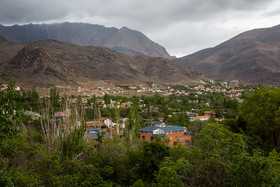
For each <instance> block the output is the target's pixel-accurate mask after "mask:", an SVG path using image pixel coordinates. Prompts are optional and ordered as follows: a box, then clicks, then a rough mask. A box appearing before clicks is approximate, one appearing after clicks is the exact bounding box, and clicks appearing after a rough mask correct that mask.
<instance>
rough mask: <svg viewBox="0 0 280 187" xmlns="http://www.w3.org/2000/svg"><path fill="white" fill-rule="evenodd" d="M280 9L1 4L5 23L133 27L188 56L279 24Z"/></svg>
mask: <svg viewBox="0 0 280 187" xmlns="http://www.w3.org/2000/svg"><path fill="white" fill-rule="evenodd" d="M275 5H278V8H279V3H278V2H277V0H266V1H264V0H226V1H225V0H207V1H205V0H176V1H174V0H149V1H148V0H134V1H131V0H59V1H58V0H48V1H45V0H0V23H1V24H6V25H11V24H26V23H54V22H65V21H69V22H72V21H75V22H88V23H93V24H102V25H104V26H110V27H112V26H113V27H118V28H120V27H122V26H127V27H129V28H132V29H136V30H139V31H141V32H143V33H144V34H146V35H148V37H150V38H151V39H152V40H154V41H156V42H157V43H159V44H161V45H163V46H164V47H166V48H167V50H168V51H169V52H171V53H174V54H179V55H182V54H188V53H190V52H194V50H198V49H202V48H204V47H207V46H208V47H210V46H212V45H216V44H218V42H222V41H224V40H226V39H229V37H233V36H234V34H237V33H239V32H241V31H244V30H246V29H251V28H252V27H254V26H257V27H259V26H262V25H264V26H272V25H273V24H276V20H277V18H278V17H277V16H279V14H278V12H279V9H274V8H275ZM270 16H274V21H272V20H269V18H270ZM268 20H269V21H268ZM278 20H279V18H278ZM262 23H265V24H262Z"/></svg>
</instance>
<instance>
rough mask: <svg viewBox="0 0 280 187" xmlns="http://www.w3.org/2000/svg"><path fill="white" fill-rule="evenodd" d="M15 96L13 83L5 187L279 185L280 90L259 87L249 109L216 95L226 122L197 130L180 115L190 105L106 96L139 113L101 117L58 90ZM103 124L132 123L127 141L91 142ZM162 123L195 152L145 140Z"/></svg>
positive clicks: (5, 115)
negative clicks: (90, 126)
mask: <svg viewBox="0 0 280 187" xmlns="http://www.w3.org/2000/svg"><path fill="white" fill-rule="evenodd" d="M14 88H15V81H14V80H13V79H11V80H10V84H9V86H8V89H7V90H5V91H1V92H0V102H1V103H0V104H1V105H0V107H1V108H0V111H1V112H0V125H1V126H0V186H276V185H279V184H280V154H279V151H280V145H279V144H280V137H279V134H280V132H279V131H280V117H279V116H280V109H279V106H280V89H267V88H263V87H259V88H258V89H255V91H254V92H253V94H251V95H248V96H247V97H246V100H245V102H244V103H243V104H238V103H237V102H236V101H234V100H228V99H226V98H222V97H220V96H219V95H212V97H211V98H212V101H213V102H212V103H215V105H216V106H218V109H217V110H216V113H217V114H218V113H220V115H223V114H224V115H225V116H227V118H226V119H225V120H224V121H222V122H217V121H215V120H210V121H209V122H207V123H203V122H200V121H196V122H193V123H190V122H189V121H188V118H187V117H186V116H185V115H184V114H183V113H182V112H180V111H185V110H190V109H192V108H193V107H194V106H192V105H191V104H189V102H188V100H189V99H190V98H189V97H176V96H170V97H161V96H159V95H155V96H153V97H142V98H126V97H119V98H113V97H110V96H109V95H105V97H104V98H102V99H104V101H105V103H107V106H109V104H110V101H111V99H114V100H121V101H122V102H128V101H129V102H131V103H132V107H130V108H125V109H120V108H109V107H107V108H103V109H100V108H99V106H98V105H97V104H96V103H97V100H98V98H96V97H91V98H89V99H88V103H82V98H81V97H68V96H63V97H60V96H59V93H58V91H57V90H56V89H55V88H53V89H51V91H50V97H43V98H39V95H38V94H37V92H36V90H35V88H33V89H32V90H29V91H26V92H19V91H16V90H15V89H14ZM190 97H192V96H190ZM209 98H210V97H209ZM74 99H75V102H72V101H73V100H74ZM205 99H208V98H205ZM90 103H93V104H90ZM141 104H145V105H143V106H142V105H141ZM31 109H32V111H37V112H38V113H40V114H41V115H42V117H40V118H39V119H31V117H30V116H28V115H26V114H25V113H24V111H26V110H31ZM65 109H69V110H71V116H70V117H69V119H67V121H64V123H59V122H58V121H56V120H53V119H54V118H53V116H54V114H55V112H57V111H65ZM214 109H215V108H214ZM203 110H206V109H203V108H201V111H203ZM100 116H108V117H110V118H112V119H114V121H118V120H119V119H120V118H121V117H128V119H129V120H128V121H127V123H126V130H125V132H124V137H123V138H118V137H113V138H104V137H102V135H100V136H99V137H98V139H97V140H92V139H90V138H89V137H87V136H86V135H85V129H86V127H85V122H86V121H87V120H92V119H97V118H99V117H100ZM158 117H165V118H166V119H167V121H168V123H169V124H172V125H183V126H186V127H187V128H188V129H189V130H191V131H192V132H193V138H192V146H189V147H186V146H182V145H178V146H175V147H169V146H167V145H166V144H165V143H164V142H162V140H161V139H156V140H155V141H153V142H143V141H141V140H139V138H138V136H139V135H138V129H139V128H141V127H144V126H148V125H151V124H152V122H153V121H155V120H156V119H157V118H158Z"/></svg>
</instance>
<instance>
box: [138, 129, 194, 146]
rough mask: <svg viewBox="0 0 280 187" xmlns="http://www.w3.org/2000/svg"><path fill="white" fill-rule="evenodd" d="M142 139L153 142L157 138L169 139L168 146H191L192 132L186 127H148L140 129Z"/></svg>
mask: <svg viewBox="0 0 280 187" xmlns="http://www.w3.org/2000/svg"><path fill="white" fill-rule="evenodd" d="M139 133H140V139H142V140H148V141H152V140H154V139H155V137H156V136H158V137H161V138H166V139H169V142H168V143H167V145H169V146H173V145H177V144H183V145H189V144H190V140H191V132H190V131H187V130H186V128H185V127H182V126H174V125H166V126H165V127H156V126H148V127H144V128H142V129H139Z"/></svg>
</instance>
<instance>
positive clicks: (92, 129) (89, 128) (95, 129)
mask: <svg viewBox="0 0 280 187" xmlns="http://www.w3.org/2000/svg"><path fill="white" fill-rule="evenodd" d="M99 130H101V128H94V127H88V128H87V131H99Z"/></svg>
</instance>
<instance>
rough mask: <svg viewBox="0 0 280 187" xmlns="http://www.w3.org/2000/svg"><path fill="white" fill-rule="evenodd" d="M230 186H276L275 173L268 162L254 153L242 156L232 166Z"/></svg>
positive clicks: (277, 182)
mask: <svg viewBox="0 0 280 187" xmlns="http://www.w3.org/2000/svg"><path fill="white" fill-rule="evenodd" d="M232 165H233V166H232V178H231V179H232V181H231V185H232V186H277V185H278V184H279V180H278V181H277V178H276V175H275V172H274V171H273V170H272V167H271V165H270V164H269V162H268V161H267V160H266V159H265V158H264V157H261V156H259V153H255V154H254V155H253V156H249V155H248V154H242V155H241V156H240V157H238V161H237V162H236V164H232Z"/></svg>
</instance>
